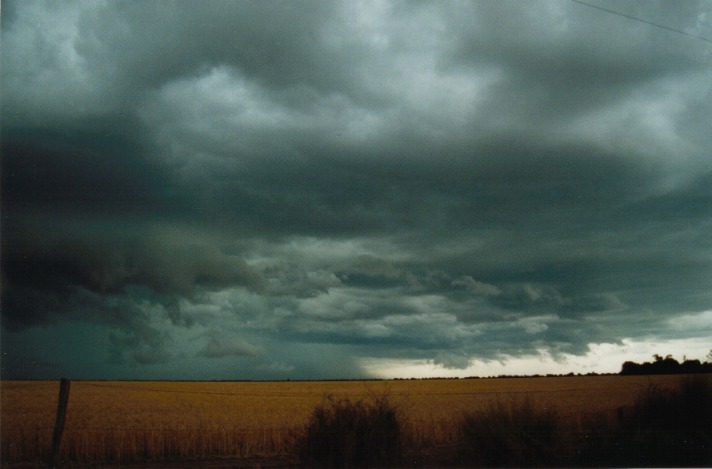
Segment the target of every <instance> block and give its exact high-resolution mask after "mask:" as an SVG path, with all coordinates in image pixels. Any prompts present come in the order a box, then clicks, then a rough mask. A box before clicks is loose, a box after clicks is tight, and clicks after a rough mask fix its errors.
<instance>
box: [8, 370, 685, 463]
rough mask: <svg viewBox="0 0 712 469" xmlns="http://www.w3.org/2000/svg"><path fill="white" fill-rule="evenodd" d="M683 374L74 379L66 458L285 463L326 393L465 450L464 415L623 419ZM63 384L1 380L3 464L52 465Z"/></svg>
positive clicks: (419, 440)
mask: <svg viewBox="0 0 712 469" xmlns="http://www.w3.org/2000/svg"><path fill="white" fill-rule="evenodd" d="M678 380H679V377H675V376H624V377H623V376H599V377H561V378H512V379H476V380H426V381H365V382H364V381H348V382H275V383H267V382H244V383H222V382H220V383H202V382H88V381H74V382H72V388H71V392H70V396H69V406H68V411H67V420H66V426H65V434H64V438H63V442H62V457H63V458H64V459H68V460H71V461H80V462H129V461H144V460H175V459H206V458H215V457H235V458H241V457H249V456H255V455H263V456H265V455H284V454H287V453H289V452H290V451H291V448H292V445H293V442H294V434H295V430H296V429H298V428H301V427H303V426H304V425H306V423H307V422H308V421H309V418H310V416H311V414H312V411H313V410H314V409H315V408H316V407H318V406H319V405H320V404H322V403H323V402H324V398H325V396H333V397H334V398H348V399H352V400H359V399H364V398H369V397H372V396H388V398H389V400H390V402H392V403H393V404H394V405H395V406H397V407H398V409H399V412H401V413H402V414H403V415H405V416H406V417H407V422H406V425H405V428H404V432H403V433H404V434H403V442H404V446H405V447H410V448H419V449H420V450H423V451H425V450H427V448H431V447H436V446H438V445H448V444H454V443H455V442H456V441H457V440H458V439H459V438H460V436H461V435H460V422H461V416H462V415H463V414H464V413H466V412H472V411H474V410H476V409H478V408H480V409H485V408H487V407H488V406H490V405H491V403H492V402H494V401H499V402H502V401H504V402H506V401H507V400H508V399H511V400H519V399H521V398H522V397H526V398H527V399H528V400H530V401H531V402H532V404H533V405H535V406H537V407H539V408H542V409H552V410H556V411H557V412H558V414H559V415H561V416H562V418H565V417H567V416H572V417H575V418H583V417H585V416H587V415H613V414H615V411H616V409H618V408H619V407H621V406H630V405H632V404H633V403H634V400H635V398H636V396H637V395H638V394H639V392H640V391H641V390H644V389H646V388H647V387H648V386H650V385H651V384H653V385H655V386H658V387H661V388H672V387H674V386H675V385H676V383H677V382H678ZM58 389H59V384H58V382H17V381H16V382H9V381H3V382H1V383H0V391H1V395H0V397H1V402H0V404H1V409H2V419H1V425H2V426H1V439H2V446H1V450H2V460H3V462H17V461H42V460H45V459H46V458H47V457H48V451H49V447H50V445H51V434H52V428H53V424H54V417H55V412H56V405H57V404H56V402H57V394H58Z"/></svg>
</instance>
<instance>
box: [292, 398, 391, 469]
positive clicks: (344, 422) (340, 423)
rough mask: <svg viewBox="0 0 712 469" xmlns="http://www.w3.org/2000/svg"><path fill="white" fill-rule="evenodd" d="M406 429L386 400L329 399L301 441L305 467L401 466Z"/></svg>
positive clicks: (307, 427) (308, 426) (302, 461)
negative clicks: (402, 427) (403, 430)
mask: <svg viewBox="0 0 712 469" xmlns="http://www.w3.org/2000/svg"><path fill="white" fill-rule="evenodd" d="M401 435H402V430H401V424H400V422H399V420H398V413H397V411H396V409H395V407H394V406H393V405H391V403H390V402H389V401H388V399H387V398H385V397H377V398H374V399H373V401H372V402H364V401H357V402H352V401H350V400H348V399H342V400H335V399H328V401H327V402H326V403H325V404H322V405H321V406H319V407H317V408H316V409H314V411H313V413H312V416H311V419H310V421H309V423H308V424H307V426H306V428H305V429H304V432H303V434H302V435H301V436H300V437H299V439H298V444H297V446H298V450H299V459H300V462H301V465H302V466H304V467H329V468H340V467H344V468H357V467H388V466H396V465H398V464H400V462H401V460H402V458H401V455H402V440H401Z"/></svg>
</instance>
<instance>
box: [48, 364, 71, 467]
mask: <svg viewBox="0 0 712 469" xmlns="http://www.w3.org/2000/svg"><path fill="white" fill-rule="evenodd" d="M69 384H70V381H69V380H68V379H66V378H62V380H61V381H60V383H59V400H58V402H57V419H56V420H55V422H54V433H53V434H52V456H51V459H50V462H49V467H50V469H55V468H56V467H57V464H58V462H59V446H60V443H61V442H62V432H63V431H64V417H65V416H66V415H67V403H68V402H69Z"/></svg>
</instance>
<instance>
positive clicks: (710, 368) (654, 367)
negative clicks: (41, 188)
mask: <svg viewBox="0 0 712 469" xmlns="http://www.w3.org/2000/svg"><path fill="white" fill-rule="evenodd" d="M707 357H708V358H709V359H710V361H707V362H704V363H703V362H701V361H700V360H688V359H683V362H682V363H680V362H679V361H677V360H675V359H674V358H673V357H672V355H667V356H665V357H663V356H661V355H658V354H655V355H653V358H654V361H652V362H644V363H635V362H631V361H627V362H625V363H623V367H622V368H621V372H620V374H621V375H677V374H696V373H712V350H710V353H709V354H707Z"/></svg>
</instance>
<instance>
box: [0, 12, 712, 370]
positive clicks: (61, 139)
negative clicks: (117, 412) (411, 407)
mask: <svg viewBox="0 0 712 469" xmlns="http://www.w3.org/2000/svg"><path fill="white" fill-rule="evenodd" d="M3 6H4V7H5V8H4V9H3V10H4V11H3V15H2V43H3V54H2V75H3V76H2V78H3V80H2V101H3V109H2V120H3V128H2V204H3V220H2V221H3V223H2V230H3V233H2V235H3V253H2V254H3V266H2V270H3V272H2V274H3V318H2V319H3V327H4V330H6V331H7V333H8V334H10V335H9V336H8V337H9V339H8V341H5V340H4V341H3V344H6V343H9V344H10V345H8V346H7V348H8V351H9V352H10V356H14V357H17V358H16V359H15V362H13V363H14V364H12V363H11V364H10V365H8V367H6V368H5V369H10V370H18V369H20V366H19V365H17V363H23V364H25V363H31V362H32V360H34V361H35V363H47V362H48V361H47V360H46V359H45V358H44V357H42V356H40V355H41V353H40V352H37V351H35V352H33V351H32V350H34V349H37V350H42V346H41V345H40V346H38V345H37V344H41V343H42V339H43V337H44V338H45V339H47V340H50V339H51V340H54V341H59V342H62V340H65V341H70V339H69V337H70V336H71V334H70V333H68V332H67V330H70V325H71V327H73V328H75V329H74V330H76V331H79V330H81V331H85V330H86V331H88V332H87V333H86V334H88V335H89V336H92V337H96V340H97V342H98V343H102V344H105V345H103V346H100V347H99V348H100V349H101V351H102V352H101V354H99V355H101V356H102V357H103V358H102V359H101V360H103V361H102V362H101V363H104V362H106V363H107V365H106V366H107V367H108V368H107V370H114V371H115V372H116V374H118V375H121V376H127V377H130V376H131V373H138V372H135V371H134V372H132V371H131V367H132V366H139V365H140V367H141V368H140V369H141V370H143V371H141V372H140V373H139V374H140V376H150V375H151V374H152V373H157V374H158V375H160V376H168V375H164V374H163V373H168V374H169V375H170V374H171V373H173V374H174V375H175V376H180V377H191V376H196V377H197V376H199V377H202V378H209V376H205V373H213V374H214V376H216V377H230V376H232V375H230V373H231V371H229V370H230V367H232V366H238V367H239V370H240V372H241V373H243V374H244V375H249V376H250V377H317V376H318V377H339V376H340V375H341V376H344V377H345V376H348V377H355V376H358V375H359V373H364V371H363V370H362V369H361V368H360V365H359V360H360V359H363V358H374V359H390V358H398V359H422V360H430V361H431V363H433V364H434V365H437V366H441V367H442V368H444V369H451V370H463V369H466V368H467V367H468V366H469V365H470V364H471V363H473V362H474V360H477V359H485V358H486V359H495V360H499V359H502V358H501V357H503V356H510V357H517V356H520V355H526V354H531V353H538V352H537V351H540V350H547V351H548V352H547V353H550V354H552V355H557V354H559V355H561V354H565V353H574V354H584V353H586V352H587V351H588V350H589V348H590V344H602V343H614V344H620V343H622V341H623V340H624V339H628V338H637V339H640V340H644V339H646V340H647V338H650V337H655V338H658V339H660V340H668V339H669V340H672V339H675V338H677V337H687V338H689V337H700V334H702V335H705V334H707V335H709V330H707V329H700V328H699V327H698V328H697V330H700V331H702V332H699V333H698V335H696V336H695V334H693V333H692V332H690V330H689V328H687V329H686V328H685V326H684V324H688V323H689V324H697V322H699V319H698V318H699V317H704V314H705V311H709V310H710V309H712V295H711V294H710V293H709V292H710V288H709V287H710V286H711V285H712V264H710V252H712V244H711V241H710V239H712V236H709V235H710V232H711V230H712V226H711V225H710V221H709V220H710V218H711V215H712V189H711V188H712V165H710V159H709V149H710V148H711V147H712V137H710V133H709V128H710V127H712V114H711V113H710V112H709V109H710V106H709V105H710V100H712V86H711V85H710V83H712V79H711V78H712V77H711V75H710V74H711V73H712V72H711V69H712V68H711V66H710V63H711V62H710V60H712V51H711V50H710V48H709V45H708V44H707V43H705V42H704V41H699V40H695V39H693V38H690V37H688V36H684V35H680V34H676V33H674V32H671V31H664V30H662V29H660V28H656V27H653V26H651V25H646V24H643V23H640V22H634V21H631V20H626V19H625V18H623V17H621V16H615V15H611V14H607V13H605V12H602V11H600V10H596V9H592V8H588V7H586V6H584V5H581V4H578V3H576V2H568V1H563V0H552V1H547V2H537V3H531V4H530V3H526V4H524V3H521V2H509V1H502V2H496V3H495V2H471V3H459V2H399V1H394V2H380V3H379V2H329V3H325V2H308V1H305V2H289V3H284V2H254V3H253V2H227V1H224V2H223V1H208V2H201V3H199V4H198V3H184V2H170V1H155V2H149V3H133V2H114V3H105V4H100V3H91V2H68V3H67V2H65V3H63V4H62V5H58V4H54V3H51V2H42V1H36V2H35V1H28V2H10V3H8V4H7V5H3ZM600 6H605V7H607V8H612V9H620V10H621V12H622V13H624V14H627V15H631V16H637V17H641V18H646V19H647V20H649V21H652V22H658V23H665V24H668V25H669V26H670V27H672V28H676V29H679V30H683V31H687V32H690V33H692V34H697V35H701V36H705V35H706V34H707V35H708V32H709V30H710V23H709V22H710V18H712V12H711V11H710V8H709V6H708V5H707V4H706V3H705V2H702V1H684V2H678V3H676V4H675V5H671V4H668V3H666V2H652V3H651V2H629V3H626V4H618V3H614V2H607V1H604V0H601V1H600ZM676 318H682V319H679V320H677V319H676ZM670 321H677V322H675V324H676V326H675V327H674V328H670ZM696 321H697V322H696ZM43 325H50V328H49V329H40V328H39V326H43ZM38 331H44V332H41V333H40V332H38ZM60 331H61V334H60ZM43 334H44V336H43ZM53 334H54V335H53ZM22 337H27V338H30V339H31V340H28V341H27V342H26V343H25V342H23V341H22ZM61 337H66V339H62V338H61ZM67 343H68V342H67ZM23 344H25V345H23ZM4 347H5V345H4ZM33 347H34V348H33ZM37 347H39V349H38V348H37ZM87 347H88V345H87ZM102 347H103V348H102ZM290 351H293V352H290ZM325 351H328V354H329V357H330V359H329V360H327V359H325V358H323V357H318V358H317V356H318V355H319V354H322V355H323V353H324V352H325ZM97 356H98V355H97ZM64 360H65V361H66V357H65V359H64ZM319 360H324V363H323V368H322V369H319V364H318V363H319ZM178 362H182V363H186V364H187V365H186V366H188V367H189V369H187V370H182V371H181V370H179V367H178V365H177V363H178ZM82 363H84V362H82ZM235 364H237V365H235ZM43 366H44V365H43ZM85 366H86V370H91V372H90V371H87V373H88V374H94V375H101V376H108V375H111V373H113V371H111V372H110V371H107V372H106V373H97V368H100V366H99V365H97V364H96V363H94V364H93V365H92V364H90V363H87V364H86V365H85ZM158 366H160V367H161V370H168V371H160V370H159V368H158ZM36 369H37V370H38V371H37V376H39V375H40V374H42V373H44V374H46V373H48V372H49V371H47V370H48V369H50V368H48V367H44V368H42V367H40V366H39V365H37V368H36ZM40 369H41V370H44V371H41V372H40V371H39V370H40ZM75 371H76V370H75ZM144 373H145V374H144ZM79 374H81V373H79ZM88 374H87V376H88ZM33 376H35V375H33ZM112 376H113V375H112ZM170 376H173V375H170ZM170 376H168V377H170Z"/></svg>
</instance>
